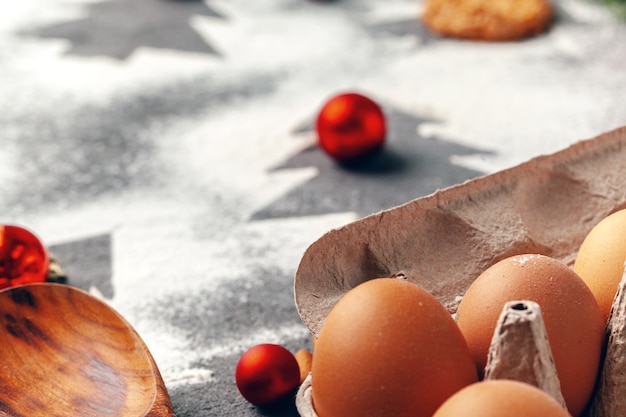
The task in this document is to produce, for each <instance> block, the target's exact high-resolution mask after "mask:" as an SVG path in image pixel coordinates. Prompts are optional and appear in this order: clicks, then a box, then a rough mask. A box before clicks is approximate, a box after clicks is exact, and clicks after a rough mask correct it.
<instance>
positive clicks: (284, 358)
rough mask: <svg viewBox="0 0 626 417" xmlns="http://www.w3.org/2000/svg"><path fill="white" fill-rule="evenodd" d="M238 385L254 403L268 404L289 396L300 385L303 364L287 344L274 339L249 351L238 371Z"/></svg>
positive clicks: (236, 377) (241, 391)
mask: <svg viewBox="0 0 626 417" xmlns="http://www.w3.org/2000/svg"><path fill="white" fill-rule="evenodd" d="M235 380H236V382H237V388H239V392H240V393H241V395H243V397H244V398H245V399H246V400H248V401H249V402H250V403H252V404H254V405H258V406H268V405H271V404H273V403H276V402H277V401H279V400H281V399H283V398H285V396H286V395H288V394H290V393H292V392H293V391H294V390H295V389H296V388H297V387H298V385H300V368H299V366H298V362H297V361H296V358H295V356H294V355H293V354H292V353H291V352H290V351H288V350H287V349H286V348H284V347H282V346H280V345H275V344H271V343H266V344H260V345H256V346H254V347H252V348H250V349H249V350H248V351H246V352H245V353H244V354H243V355H242V356H241V358H240V359H239V362H238V363H237V369H236V371H235Z"/></svg>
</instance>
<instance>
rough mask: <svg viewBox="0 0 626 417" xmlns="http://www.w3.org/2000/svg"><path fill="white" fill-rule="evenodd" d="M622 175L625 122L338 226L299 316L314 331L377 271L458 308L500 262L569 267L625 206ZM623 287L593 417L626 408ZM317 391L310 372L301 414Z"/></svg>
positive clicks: (321, 247)
mask: <svg viewBox="0 0 626 417" xmlns="http://www.w3.org/2000/svg"><path fill="white" fill-rule="evenodd" d="M625 178H626V127H622V128H619V129H616V130H613V131H610V132H607V133H605V134H602V135H599V136H597V137H595V138H591V139H586V140H581V141H579V142H577V143H575V144H573V145H572V146H570V147H568V148H566V149H564V150H562V151H559V152H556V153H553V154H550V155H542V156H539V157H536V158H533V159H531V160H529V161H527V162H524V163H522V164H520V165H517V166H515V167H512V168H510V169H507V170H503V171H500V172H497V173H494V174H490V175H485V176H483V177H479V178H476V179H473V180H470V181H467V182H465V183H463V184H459V185H456V186H453V187H449V188H446V189H443V190H439V191H437V192H435V193H433V194H431V195H429V196H425V197H421V198H418V199H415V200H412V201H410V202H407V203H406V204H403V205H400V206H398V207H394V208H392V209H389V210H385V211H382V212H379V213H376V214H372V215H370V216H367V217H364V218H362V219H360V220H358V221H355V222H352V223H349V224H347V225H345V226H343V227H341V228H338V229H333V230H331V231H329V232H328V233H326V234H325V235H323V236H322V237H321V238H320V239H318V240H317V241H316V242H314V243H313V244H312V245H311V246H309V248H308V249H307V250H306V251H305V253H304V254H303V257H302V259H301V262H300V265H299V266H298V269H297V271H296V275H295V281H294V296H295V302H296V308H297V310H298V313H299V315H300V318H301V319H302V321H303V322H304V324H305V325H306V326H307V327H308V328H309V329H310V331H311V333H312V334H313V335H314V336H317V335H318V333H319V331H320V329H321V327H322V324H323V322H324V319H325V317H326V316H327V315H328V313H329V312H330V310H331V309H332V307H333V306H334V305H335V303H336V302H337V301H338V300H339V299H340V298H341V297H342V296H343V295H344V294H345V293H346V292H347V291H349V290H350V289H352V288H354V287H355V286H357V285H358V284H360V283H362V282H365V281H367V280H370V279H373V278H378V277H390V276H398V275H401V276H403V277H404V278H405V279H407V280H409V281H411V282H414V283H416V284H418V285H420V286H422V287H423V288H424V289H426V290H427V291H429V292H430V293H431V294H432V295H434V296H435V297H436V298H437V299H439V301H441V303H442V304H443V305H444V306H445V307H446V308H447V309H448V310H449V311H450V313H451V314H454V313H455V312H456V309H457V307H458V304H459V302H460V300H461V299H462V296H463V294H464V293H465V292H466V290H467V289H468V288H469V286H470V285H471V284H472V282H473V281H474V280H475V279H476V278H477V277H478V276H479V275H480V274H481V273H482V272H483V271H484V270H486V269H487V268H488V267H489V266H491V265H493V264H495V263H496V262H498V261H499V260H502V259H505V258H507V257H509V256H513V255H518V254H527V253H535V254H542V255H546V256H550V257H552V258H555V259H558V260H560V261H562V262H564V263H565V264H567V265H570V266H571V265H573V262H574V259H575V258H576V254H577V250H578V248H579V247H580V245H581V243H582V241H583V239H584V238H585V236H586V235H587V234H588V233H589V231H590V230H591V228H592V227H593V226H595V225H596V224H597V223H598V222H599V221H600V220H602V219H603V218H605V217H606V216H608V215H609V214H611V213H613V212H615V211H618V210H620V209H623V208H626V187H625V186H624V185H625V180H624V179H625ZM623 285H624V284H623V283H622V285H620V291H619V292H618V294H617V296H616V301H615V303H614V306H613V311H612V313H611V318H610V320H609V324H608V326H607V333H608V334H609V344H608V347H607V355H606V359H605V362H606V363H605V364H604V367H603V374H602V377H601V378H600V382H599V385H598V393H597V394H596V395H595V397H594V400H593V411H590V412H589V413H588V415H589V416H591V415H594V416H617V415H624V413H625V412H626V411H624V410H626V404H622V403H626V400H621V399H619V398H616V397H619V395H618V392H619V388H622V390H623V382H621V381H619V376H618V375H619V371H618V370H617V369H619V368H623V367H624V364H623V361H624V359H622V357H623V356H624V354H623V353H624V352H621V349H622V347H621V345H619V344H617V343H615V342H614V340H617V339H619V338H622V339H623V337H624V336H623V334H622V333H623V331H624V327H625V323H624V321H625V320H626V317H625V316H626V313H625V312H624V310H626V307H623V305H624V304H626V302H624V301H618V299H620V300H621V298H623V297H624V296H623V295H622V293H623ZM522 301H524V300H522ZM503 314H504V311H503ZM539 317H540V314H539ZM534 326H535V325H534ZM535 327H536V326H535ZM520 331H521V330H520ZM496 333H497V331H496ZM531 333H532V332H531ZM535 333H536V331H535ZM540 333H541V332H539V334H540ZM538 337H539V336H538ZM539 339H540V337H539ZM494 340H495V334H494ZM539 345H541V344H539ZM548 351H549V346H548ZM503 355H511V352H509V353H505V351H503ZM544 356H545V354H544ZM501 359H502V358H501ZM544 359H545V358H544ZM548 362H549V361H548ZM502 363H506V360H505V361H504V362H502ZM488 366H489V365H488ZM504 368H506V366H505V367H504ZM501 371H502V369H500V370H499V372H501ZM504 371H506V369H504ZM542 372H544V375H543V376H541V380H542V381H543V382H541V383H535V385H542V384H544V386H543V387H542V388H544V390H546V391H548V392H550V391H552V394H553V396H556V397H558V391H555V390H554V387H555V386H558V378H556V381H554V378H555V375H554V373H555V371H554V370H552V371H551V370H550V369H549V367H548V368H546V369H544V370H543V371H542ZM505 373H506V372H505ZM622 374H624V373H622ZM499 375H500V376H499V377H502V375H503V374H499ZM536 376H537V375H535V377H536ZM509 379H516V378H514V377H512V376H509ZM517 379H519V378H517ZM555 382H556V384H555ZM531 383H532V382H531ZM616 386H617V387H618V388H615V387H616ZM540 387H541V386H540ZM549 387H552V388H549ZM616 389H617V391H616ZM310 393H311V386H310V377H309V378H308V379H307V380H305V382H304V383H303V384H302V386H301V389H300V391H299V393H298V396H297V405H298V409H299V411H300V413H301V414H302V416H303V417H312V416H315V411H314V408H313V406H312V404H311V397H310ZM622 397H623V395H622ZM620 407H621V408H620ZM616 410H622V411H621V412H619V411H616ZM586 415H587V414H586Z"/></svg>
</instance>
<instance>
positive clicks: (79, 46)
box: [22, 0, 225, 59]
mask: <svg viewBox="0 0 626 417" xmlns="http://www.w3.org/2000/svg"><path fill="white" fill-rule="evenodd" d="M193 16H210V17H215V18H219V19H224V18H225V17H224V16H223V15H221V14H220V13H218V12H217V11H216V10H214V9H212V8H211V7H210V6H208V5H207V4H206V3H205V2H203V1H200V0H110V1H102V2H99V3H93V4H90V5H89V6H87V16H86V17H85V18H82V19H79V20H74V21H70V22H65V23H59V24H55V25H52V26H48V27H44V28H40V29H34V30H30V31H28V32H24V33H22V35H24V36H36V37H41V38H54V39H67V40H68V41H69V42H70V44H71V47H70V49H69V50H68V51H67V53H68V54H70V55H79V56H98V55H103V56H109V57H112V58H117V59H126V58H128V57H129V56H130V55H131V54H132V53H133V52H134V51H135V50H136V49H137V48H141V47H150V48H157V49H174V50H179V51H186V52H197V53H206V54H212V55H219V52H218V51H217V50H216V49H215V48H214V47H213V46H211V45H210V44H208V43H207V41H206V40H205V39H203V38H202V37H201V36H200V35H199V34H198V33H197V32H196V31H195V30H194V29H193V28H192V27H191V26H190V19H191V18H192V17H193Z"/></svg>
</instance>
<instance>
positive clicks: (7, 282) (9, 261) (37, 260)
mask: <svg viewBox="0 0 626 417" xmlns="http://www.w3.org/2000/svg"><path fill="white" fill-rule="evenodd" d="M48 263H49V255H48V251H47V250H46V248H45V247H44V245H43V244H42V243H41V241H40V240H39V238H37V236H35V235H34V234H33V233H31V232H30V231H28V230H26V229H24V228H22V227H19V226H12V225H0V289H3V288H7V287H13V286H16V285H22V284H28V283H32V282H43V281H45V280H46V276H47V274H48Z"/></svg>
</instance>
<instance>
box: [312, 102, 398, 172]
mask: <svg viewBox="0 0 626 417" xmlns="http://www.w3.org/2000/svg"><path fill="white" fill-rule="evenodd" d="M315 130H316V132H317V140H318V144H319V146H320V147H321V148H322V149H323V150H324V152H326V154H328V155H329V156H331V157H332V158H334V159H335V160H337V161H338V162H351V161H356V160H359V159H362V158H364V157H366V156H369V155H372V154H373V153H375V152H377V151H378V150H380V149H381V148H382V147H383V145H384V143H385V137H386V135H387V125H386V120H385V115H384V113H383V111H382V109H381V107H380V106H379V105H378V104H377V103H376V102H375V101H373V100H372V99H370V98H368V97H366V96H364V95H362V94H358V93H344V94H339V95H336V96H334V97H332V98H331V99H330V100H328V101H327V102H326V103H325V104H324V105H323V106H322V108H321V110H320V112H319V114H318V116H317V120H316V124H315Z"/></svg>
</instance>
